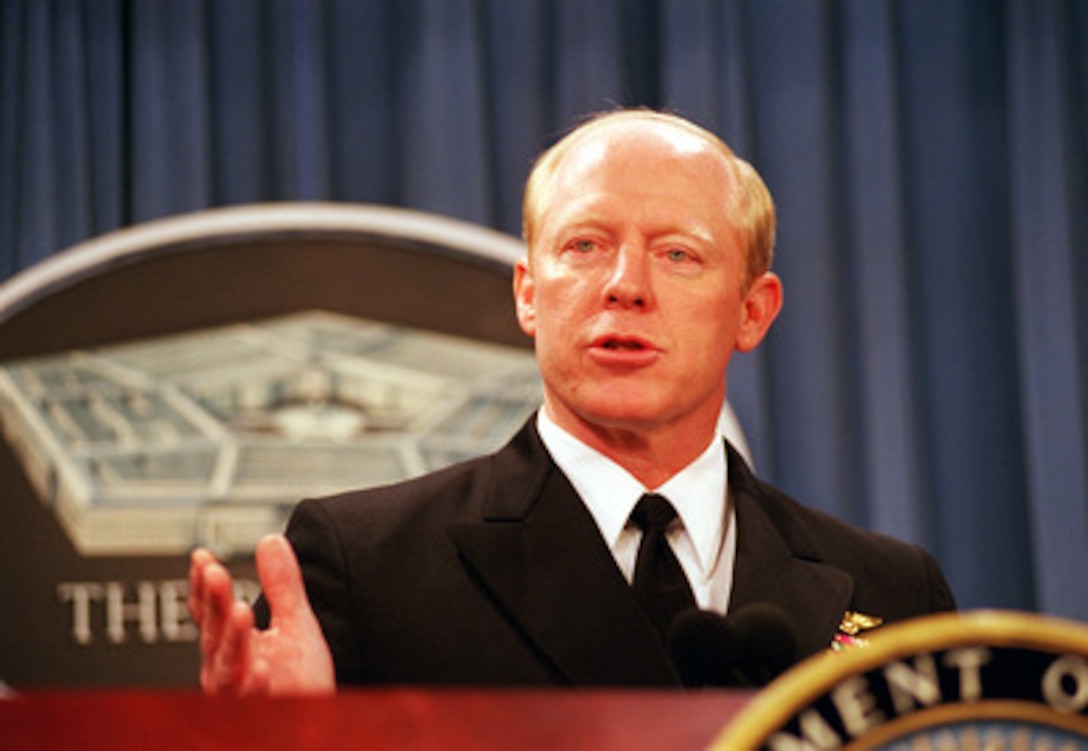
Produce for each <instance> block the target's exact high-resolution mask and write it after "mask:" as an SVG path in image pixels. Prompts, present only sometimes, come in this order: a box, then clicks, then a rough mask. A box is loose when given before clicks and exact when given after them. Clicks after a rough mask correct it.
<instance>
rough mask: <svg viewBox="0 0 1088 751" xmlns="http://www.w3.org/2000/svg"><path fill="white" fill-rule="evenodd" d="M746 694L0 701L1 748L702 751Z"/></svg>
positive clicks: (80, 696) (109, 696) (123, 695)
mask: <svg viewBox="0 0 1088 751" xmlns="http://www.w3.org/2000/svg"><path fill="white" fill-rule="evenodd" d="M751 697H752V694H750V693H746V692H734V691H705V692H682V691H676V692H657V691H614V692H613V691H607V692H601V691H520V690H505V691H463V690H450V691H441V690H437V691H435V690H427V691H422V690H414V689H413V690H409V689H405V690H374V691H365V690H364V691H349V692H344V693H341V694H340V695H338V696H336V697H333V698H321V699H316V698H298V699H212V698H208V697H205V696H201V695H200V694H197V693H190V692H128V691H125V692H112V691H107V692H72V693H52V692H46V693H36V694H28V695H25V696H20V697H16V698H13V699H10V700H0V748H3V749H5V751H11V750H13V749H20V750H21V749H43V748H81V749H99V748H109V749H118V750H125V749H140V750H141V751H145V750H147V749H151V750H152V751H170V750H172V749H208V748H230V749H263V750H266V751H267V749H349V748H350V749H398V750H400V749H473V751H477V750H479V749H518V750H519V751H527V750H531V749H542V750H543V749H547V750H548V751H554V750H555V749H564V751H566V750H568V749H595V750H600V749H706V748H707V747H708V746H710V744H711V743H712V742H713V740H714V739H715V738H716V737H717V736H718V734H719V733H720V732H721V730H722V728H723V727H725V725H727V724H728V722H729V719H730V718H731V717H732V716H733V715H735V714H736V713H737V712H738V711H740V709H741V708H742V707H744V706H745V705H746V704H747V703H748V701H749V700H750V699H751Z"/></svg>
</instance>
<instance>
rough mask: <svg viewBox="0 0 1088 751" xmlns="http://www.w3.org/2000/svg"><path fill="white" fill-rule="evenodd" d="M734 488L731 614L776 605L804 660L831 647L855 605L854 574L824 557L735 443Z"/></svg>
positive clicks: (731, 481)
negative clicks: (788, 620)
mask: <svg viewBox="0 0 1088 751" xmlns="http://www.w3.org/2000/svg"><path fill="white" fill-rule="evenodd" d="M729 487H730V490H731V492H732V494H733V499H734V502H735V503H736V512H737V558H736V563H735V567H734V572H733V592H732V595H731V597H730V604H729V611H730V613H735V612H737V611H738V610H740V609H741V608H743V607H744V606H746V605H750V604H753V603H757V602H766V603H770V604H773V605H777V606H779V607H781V608H782V609H783V610H785V611H786V612H787V613H789V615H790V616H791V619H792V621H793V624H792V625H793V627H794V630H795V632H796V635H797V647H798V658H799V659H801V658H804V657H808V656H810V655H813V654H816V653H817V652H820V651H822V650H825V649H827V648H828V647H830V646H831V640H832V638H833V637H834V635H835V633H836V632H837V630H838V626H839V623H840V621H841V620H842V616H843V613H844V612H845V611H846V610H847V608H848V607H849V605H850V600H851V597H852V596H853V592H854V579H853V577H852V576H851V575H850V574H849V573H847V572H846V571H843V570H842V569H839V568H836V567H834V566H831V565H828V564H825V563H823V562H822V561H821V559H820V556H819V554H818V552H817V551H816V548H815V546H814V545H812V544H811V541H810V540H809V539H808V537H807V535H806V534H805V533H804V531H803V530H801V529H799V528H798V525H796V524H795V523H794V522H793V520H792V517H791V516H790V514H789V513H788V511H787V510H786V509H784V508H783V507H782V506H781V505H780V501H779V500H778V499H777V497H776V496H775V495H774V494H773V493H772V492H770V491H767V490H765V489H764V488H763V486H762V485H761V484H760V483H759V482H758V480H756V479H755V477H753V476H752V474H751V472H750V470H749V469H748V468H747V466H746V465H745V464H744V461H743V459H741V458H740V457H739V456H738V455H737V454H736V452H735V451H733V450H732V448H731V447H730V456H729Z"/></svg>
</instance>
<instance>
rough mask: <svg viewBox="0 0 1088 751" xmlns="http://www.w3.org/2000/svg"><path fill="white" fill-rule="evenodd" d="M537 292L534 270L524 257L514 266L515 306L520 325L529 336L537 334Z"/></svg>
mask: <svg viewBox="0 0 1088 751" xmlns="http://www.w3.org/2000/svg"><path fill="white" fill-rule="evenodd" d="M535 292H536V288H535V285H534V283H533V272H532V270H530V268H529V263H528V261H526V260H525V259H522V260H520V261H518V263H517V265H516V266H514V306H515V308H516V311H517V316H518V325H519V326H521V330H522V331H524V332H525V333H526V334H527V335H528V336H536V301H535Z"/></svg>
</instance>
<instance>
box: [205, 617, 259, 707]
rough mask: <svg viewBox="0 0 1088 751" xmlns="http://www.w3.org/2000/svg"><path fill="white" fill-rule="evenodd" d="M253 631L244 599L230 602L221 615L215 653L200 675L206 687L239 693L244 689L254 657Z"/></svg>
mask: <svg viewBox="0 0 1088 751" xmlns="http://www.w3.org/2000/svg"><path fill="white" fill-rule="evenodd" d="M252 633H253V611H252V610H251V609H250V607H249V606H248V605H246V604H245V603H244V602H235V603H233V604H232V606H231V608H230V610H229V612H228V613H226V617H225V618H224V623H223V630H222V633H221V634H220V638H219V641H218V644H217V649H216V650H215V654H214V656H213V657H212V658H211V659H210V660H207V663H208V664H207V668H208V669H207V670H206V671H203V673H202V675H201V683H202V687H203V689H204V690H205V691H207V692H208V693H210V694H240V693H243V692H244V691H245V690H246V688H247V686H246V683H247V679H248V678H249V675H250V671H251V668H252V660H253V655H252V650H251V644H250V641H251V636H252ZM206 659H207V658H206Z"/></svg>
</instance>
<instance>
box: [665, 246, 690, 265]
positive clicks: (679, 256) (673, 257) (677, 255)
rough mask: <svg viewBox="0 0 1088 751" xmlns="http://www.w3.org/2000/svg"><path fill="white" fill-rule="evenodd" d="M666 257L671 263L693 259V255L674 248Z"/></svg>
mask: <svg viewBox="0 0 1088 751" xmlns="http://www.w3.org/2000/svg"><path fill="white" fill-rule="evenodd" d="M665 257H666V258H668V259H669V260H670V261H676V262H679V261H686V260H688V259H689V258H691V254H690V253H688V252H687V251H686V250H684V249H683V248H672V249H670V250H668V251H667V252H666V253H665Z"/></svg>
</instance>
